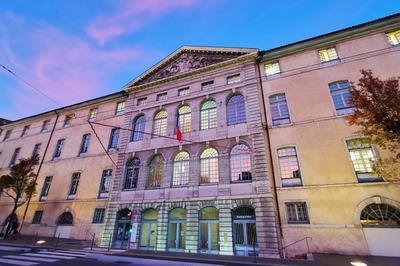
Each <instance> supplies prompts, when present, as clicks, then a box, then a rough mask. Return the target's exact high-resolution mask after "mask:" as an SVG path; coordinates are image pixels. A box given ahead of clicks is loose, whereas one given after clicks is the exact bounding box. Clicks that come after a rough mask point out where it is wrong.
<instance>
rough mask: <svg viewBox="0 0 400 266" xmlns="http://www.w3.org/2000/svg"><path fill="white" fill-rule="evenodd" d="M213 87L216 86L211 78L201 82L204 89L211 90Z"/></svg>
mask: <svg viewBox="0 0 400 266" xmlns="http://www.w3.org/2000/svg"><path fill="white" fill-rule="evenodd" d="M212 88H214V80H210V81H207V82H203V83H201V90H202V91H207V90H211V89H212Z"/></svg>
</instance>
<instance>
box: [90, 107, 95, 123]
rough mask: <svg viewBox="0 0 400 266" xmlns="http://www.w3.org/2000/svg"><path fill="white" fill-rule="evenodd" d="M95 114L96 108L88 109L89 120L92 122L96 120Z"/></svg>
mask: <svg viewBox="0 0 400 266" xmlns="http://www.w3.org/2000/svg"><path fill="white" fill-rule="evenodd" d="M96 116H97V108H92V109H90V111H89V121H90V122H93V121H95V120H96Z"/></svg>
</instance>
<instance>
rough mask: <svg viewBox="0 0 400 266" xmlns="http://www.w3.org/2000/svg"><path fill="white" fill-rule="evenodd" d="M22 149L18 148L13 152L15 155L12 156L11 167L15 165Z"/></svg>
mask: <svg viewBox="0 0 400 266" xmlns="http://www.w3.org/2000/svg"><path fill="white" fill-rule="evenodd" d="M20 151H21V148H16V149H15V150H14V153H13V155H12V157H11V161H10V164H9V165H8V167H11V166H14V165H15V163H16V161H17V158H18V155H19V152H20Z"/></svg>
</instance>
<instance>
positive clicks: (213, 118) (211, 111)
mask: <svg viewBox="0 0 400 266" xmlns="http://www.w3.org/2000/svg"><path fill="white" fill-rule="evenodd" d="M207 102H213V103H214V104H215V107H212V108H207V109H205V108H203V106H204V105H205V104H206V103H207ZM217 109H218V106H217V102H216V101H215V100H214V99H212V98H208V99H206V100H204V101H202V102H201V104H200V130H208V129H213V128H217V127H218V110H217ZM203 114H206V115H207V117H206V118H207V127H203V119H205V118H204V117H203ZM211 122H213V126H210V124H211ZM214 122H215V126H214Z"/></svg>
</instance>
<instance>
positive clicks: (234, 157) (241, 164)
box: [230, 144, 251, 181]
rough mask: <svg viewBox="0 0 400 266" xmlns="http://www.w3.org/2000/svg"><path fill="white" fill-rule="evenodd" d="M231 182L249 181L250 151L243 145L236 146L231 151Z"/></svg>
mask: <svg viewBox="0 0 400 266" xmlns="http://www.w3.org/2000/svg"><path fill="white" fill-rule="evenodd" d="M230 157H231V158H230V164H231V180H232V181H249V180H251V157H250V149H249V147H247V145H245V144H236V145H235V146H234V147H233V148H232V150H231V156H230Z"/></svg>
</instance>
